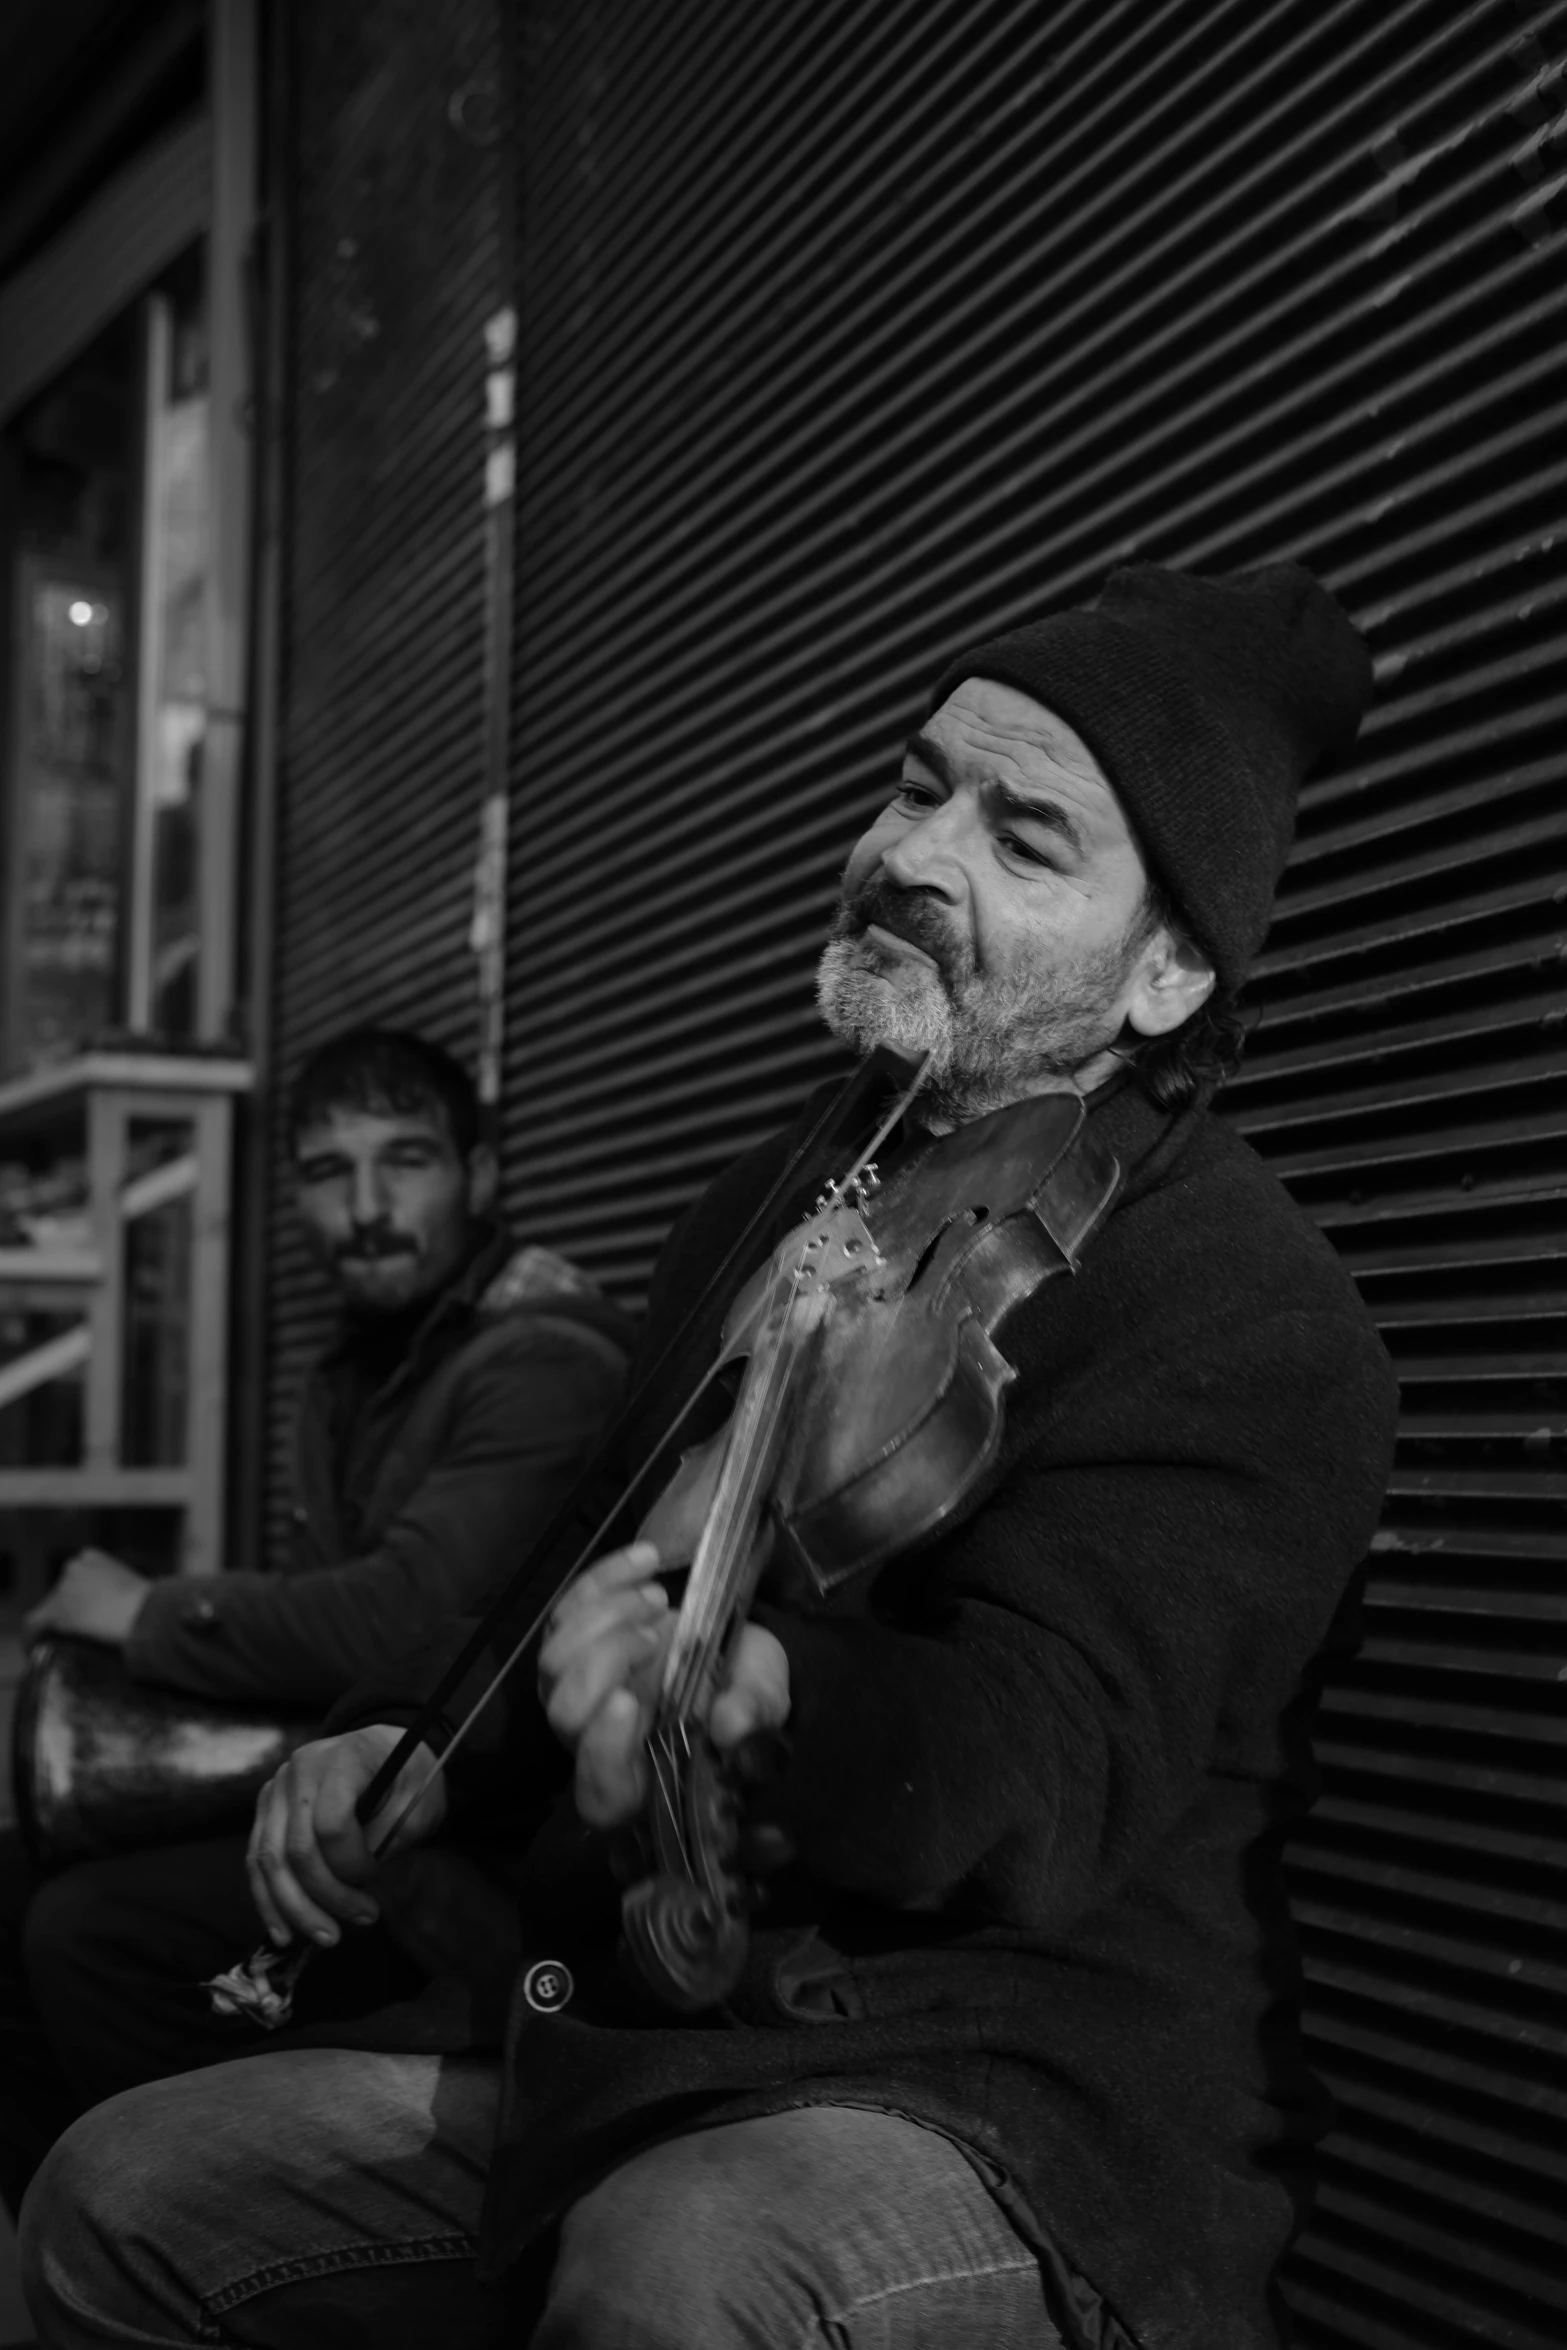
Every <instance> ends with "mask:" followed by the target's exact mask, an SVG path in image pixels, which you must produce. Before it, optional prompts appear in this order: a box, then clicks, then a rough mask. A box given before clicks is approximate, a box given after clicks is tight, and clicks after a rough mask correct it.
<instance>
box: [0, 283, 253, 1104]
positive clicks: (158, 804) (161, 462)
mask: <svg viewBox="0 0 1567 2350" xmlns="http://www.w3.org/2000/svg"><path fill="white" fill-rule="evenodd" d="M4 439H5V443H6V459H7V465H6V471H7V473H8V475H9V481H10V494H9V497H8V499H7V501H6V503H7V506H8V508H9V528H8V529H7V530H6V532H5V536H6V537H7V539H8V540H9V542H10V544H9V548H8V550H7V560H8V564H9V593H10V598H11V602H12V608H13V612H14V615H15V619H14V625H13V627H12V629H11V631H10V634H11V641H12V646H13V648H14V650H13V653H12V667H11V675H10V678H9V680H8V692H7V695H6V700H7V702H8V704H9V709H10V713H11V716H10V725H9V735H10V740H9V742H8V743H5V744H0V753H3V755H4V773H3V778H0V780H3V794H0V817H3V836H4V846H5V852H6V854H5V860H4V862H5V868H6V872H7V876H8V878H7V903H6V906H5V933H6V937H5V949H4V1060H5V1065H6V1068H7V1069H9V1070H11V1071H15V1070H18V1069H28V1068H37V1067H40V1066H42V1065H44V1064H46V1063H48V1062H51V1061H59V1060H63V1059H66V1058H68V1057H69V1056H70V1055H72V1054H73V1053H77V1052H80V1051H81V1050H82V1049H83V1047H84V1046H87V1045H89V1044H91V1043H92V1042H93V1041H94V1039H96V1038H99V1037H101V1036H103V1035H104V1034H105V1033H106V1032H110V1031H122V1032H123V1031H125V1030H127V1029H128V1030H131V1031H134V1032H136V1033H138V1034H141V1035H146V1036H149V1037H151V1038H155V1039H157V1040H158V1041H160V1042H182V1041H185V1040H187V1039H189V1038H190V1037H191V1036H192V1035H193V1033H194V1030H195V1014H196V973H197V962H198V928H197V910H198V902H199V892H198V888H197V871H198V864H199V848H200V812H201V765H202V746H203V739H204V736H205V732H206V695H207V662H206V627H207V565H208V536H209V528H208V503H209V490H208V472H209V468H208V448H207V442H208V401H207V354H206V334H205V322H204V313H203V302H202V290H201V270H200V255H199V253H198V252H196V251H192V252H191V253H190V254H188V255H187V256H186V258H185V260H184V261H183V262H182V263H181V264H180V265H179V266H178V267H177V268H175V269H174V270H171V271H170V272H169V273H168V274H167V275H166V277H165V278H164V280H163V281H162V282H161V283H160V284H159V285H158V286H157V287H155V288H154V289H153V290H152V291H151V292H149V293H148V294H145V295H143V296H141V297H140V298H139V299H138V300H137V301H136V302H135V303H134V304H133V305H131V306H130V308H129V309H128V310H127V311H126V312H125V313H124V315H123V316H122V317H121V318H119V319H117V320H116V321H115V323H114V324H113V326H112V327H110V328H109V329H108V330H107V331H106V332H105V333H104V334H102V335H101V336H100V337H99V338H98V340H97V341H96V342H95V343H94V344H93V345H92V346H91V348H90V349H89V350H88V351H86V352H85V353H84V354H83V355H82V357H81V358H80V359H79V360H77V361H76V362H75V363H74V364H73V365H72V366H71V367H70V368H68V369H67V370H66V371H65V373H64V374H63V375H62V376H61V377H60V378H59V379H58V381H57V382H56V383H55V384H53V385H52V386H51V387H50V389H49V390H48V391H47V392H46V393H44V394H43V395H42V396H41V397H40V398H38V399H37V400H35V401H34V402H33V403H32V404H31V406H30V407H29V408H27V409H26V410H25V411H24V412H23V413H22V414H21V415H20V416H19V417H18V418H16V419H14V420H13V422H12V423H11V424H10V426H9V427H8V428H7V429H6V432H5V435H4Z"/></svg>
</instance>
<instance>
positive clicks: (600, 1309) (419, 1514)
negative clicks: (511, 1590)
mask: <svg viewBox="0 0 1567 2350" xmlns="http://www.w3.org/2000/svg"><path fill="white" fill-rule="evenodd" d="M633 1344H634V1334H633V1330H632V1326H631V1324H630V1323H629V1322H628V1321H627V1319H626V1317H625V1316H624V1315H623V1314H621V1313H620V1312H619V1311H618V1310H617V1308H616V1307H614V1306H612V1305H611V1304H610V1303H609V1302H608V1300H607V1299H606V1298H604V1297H602V1296H600V1295H599V1294H598V1292H597V1291H596V1290H595V1288H594V1287H593V1284H592V1283H591V1282H589V1281H588V1280H587V1279H586V1277H585V1276H584V1275H583V1274H581V1273H579V1272H577V1271H576V1269H575V1267H574V1266H572V1265H569V1264H568V1263H567V1262H566V1261H565V1259H564V1258H561V1257H557V1256H555V1255H554V1254H553V1252H552V1251H550V1250H548V1249H541V1248H533V1247H521V1248H520V1247H519V1246H518V1244H517V1242H516V1241H515V1239H513V1238H512V1236H511V1235H510V1234H508V1233H506V1232H504V1231H502V1230H500V1229H499V1228H498V1227H488V1228H486V1232H485V1237H484V1239H483V1241H482V1243H481V1245H480V1246H479V1247H478V1249H477V1251H476V1253H475V1254H474V1255H472V1256H471V1257H470V1259H469V1262H468V1264H467V1265H466V1267H465V1268H464V1270H463V1271H462V1272H461V1273H460V1274H459V1276H458V1277H457V1278H456V1279H455V1280H454V1281H453V1282H452V1283H451V1285H450V1286H449V1287H448V1288H447V1289H445V1290H444V1291H443V1292H442V1293H441V1295H440V1296H439V1297H438V1298H437V1299H436V1301H435V1303H434V1304H433V1305H432V1307H431V1309H430V1311H429V1312H428V1314H426V1315H425V1316H424V1318H423V1320H422V1321H421V1322H420V1323H419V1325H418V1327H417V1329H416V1330H415V1331H414V1332H413V1334H412V1336H411V1338H410V1340H409V1343H408V1345H407V1347H406V1351H405V1352H404V1353H403V1355H402V1358H401V1360H400V1361H398V1362H396V1364H395V1366H394V1367H393V1368H392V1369H391V1371H390V1375H389V1376H385V1377H382V1376H381V1374H382V1372H383V1371H384V1369H385V1366H384V1365H383V1364H382V1363H381V1362H379V1361H375V1362H374V1363H373V1364H367V1363H366V1362H365V1361H363V1360H361V1356H362V1355H363V1353H364V1351H365V1350H364V1349H363V1347H361V1346H360V1345H358V1344H356V1340H355V1335H354V1333H353V1331H352V1329H351V1328H350V1329H347V1330H345V1332H344V1333H343V1335H342V1336H341V1337H340V1338H339V1339H338V1341H337V1342H336V1343H335V1344H334V1345H333V1346H332V1347H331V1348H329V1349H328V1351H327V1352H326V1354H324V1355H323V1356H322V1357H321V1359H320V1361H319V1362H318V1363H317V1364H316V1365H315V1366H314V1368H313V1369H312V1371H311V1373H310V1375H309V1377H308V1378H307V1380H306V1382H305V1387H304V1392H303V1394H302V1396H301V1398H300V1405H299V1410H298V1413H297V1415H296V1419H295V1430H294V1510H293V1543H292V1549H291V1555H290V1557H289V1559H288V1561H287V1563H286V1567H285V1571H284V1572H283V1573H282V1574H281V1575H277V1574H229V1575H223V1576H221V1577H216V1578H206V1577H203V1578H201V1579H199V1580H197V1579H191V1578H187V1577H184V1576H179V1577H171V1578H170V1579H169V1580H168V1581H166V1582H162V1583H159V1584H158V1585H156V1586H155V1587H154V1589H153V1590H152V1592H151V1593H150V1594H149V1596H148V1598H147V1601H146V1603H145V1605H144V1606H143V1608H142V1610H141V1613H140V1615H139V1616H138V1618H137V1621H136V1627H135V1630H134V1631H133V1632H132V1634H131V1638H130V1641H129V1643H128V1645H127V1648H126V1662H127V1664H128V1665H129V1668H130V1670H131V1672H132V1673H133V1674H134V1675H135V1676H136V1678H137V1679H138V1680H142V1681H158V1682H162V1683H165V1684H166V1685H168V1686H169V1687H171V1688H175V1689H185V1690H191V1691H194V1692H195V1693H196V1694H198V1695H200V1696H203V1697H219V1698H237V1699H239V1698H256V1699H264V1700H277V1701H279V1702H282V1703H285V1704H289V1703H292V1704H295V1705H300V1706H306V1705H322V1706H325V1705H327V1704H330V1703H331V1702H332V1701H333V1700H334V1699H335V1698H338V1697H340V1696H341V1695H342V1694H343V1692H344V1691H345V1690H346V1689H347V1688H349V1687H350V1686H351V1685H352V1684H353V1683H354V1682H355V1681H356V1680H358V1679H360V1678H361V1677H363V1676H364V1675H366V1674H372V1673H375V1672H377V1671H379V1670H382V1669H383V1668H384V1667H385V1666H386V1664H387V1663H388V1662H389V1661H390V1660H391V1659H392V1658H394V1657H398V1656H401V1655H403V1654H405V1653H407V1652H408V1651H409V1649H410V1647H411V1645H413V1644H415V1643H417V1642H419V1641H421V1640H426V1639H428V1638H429V1637H430V1636H431V1635H433V1634H434V1633H436V1632H437V1631H438V1630H439V1628H440V1627H441V1626H442V1625H443V1624H444V1623H445V1622H446V1621H447V1620H448V1618H449V1617H451V1616H452V1615H454V1614H460V1613H462V1612H463V1611H464V1610H475V1609H478V1608H481V1607H482V1606H483V1605H484V1603H485V1600H486V1598H487V1597H488V1595H489V1592H490V1590H491V1589H492V1588H493V1587H494V1586H495V1585H496V1584H497V1583H499V1582H500V1581H501V1580H502V1579H503V1578H504V1576H505V1574H506V1572H507V1571H508V1569H509V1568H510V1567H511V1566H512V1564H513V1563H514V1561H515V1558H516V1554H517V1547H518V1543H519V1541H520V1540H521V1539H522V1538H523V1535H524V1534H525V1531H526V1529H527V1528H528V1527H529V1526H532V1525H537V1524H540V1523H542V1522H543V1520H545V1519H546V1518H547V1517H548V1516H549V1514H550V1512H551V1511H552V1510H553V1509H554V1507H555V1505H556V1503H557V1502H558V1501H559V1499H560V1497H561V1495H562V1494H563V1493H564V1492H565V1491H566V1489H567V1487H568V1486H569V1485H570V1483H571V1481H572V1478H573V1476H574V1475H575V1474H576V1472H577V1471H578V1470H579V1469H580V1467H581V1465H582V1463H583V1461H584V1460H585V1459H586V1458H587V1456H588V1455H589V1454H590V1453H591V1452H592V1450H593V1447H594V1446H595V1444H596V1443H597V1442H598V1441H599V1438H600V1437H601V1435H602V1434H603V1431H604V1428H605V1426H606V1424H607V1423H608V1421H609V1420H610V1418H611V1417H612V1415H613V1413H614V1411H615V1409H616V1406H617V1405H618V1403H619V1401H620V1397H621V1392H622V1388H623V1386H624V1381H625V1372H626V1366H627V1364H628V1362H629V1360H630V1356H631V1350H632V1347H633Z"/></svg>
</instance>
